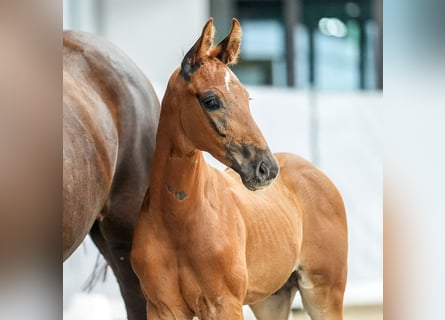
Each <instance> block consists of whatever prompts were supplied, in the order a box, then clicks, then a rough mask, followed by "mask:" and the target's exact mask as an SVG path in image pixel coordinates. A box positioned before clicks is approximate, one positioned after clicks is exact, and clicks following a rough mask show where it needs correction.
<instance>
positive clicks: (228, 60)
mask: <svg viewBox="0 0 445 320" xmlns="http://www.w3.org/2000/svg"><path fill="white" fill-rule="evenodd" d="M240 46H241V26H240V23H239V21H238V20H236V19H235V18H233V19H232V30H230V33H229V34H228V35H227V37H225V39H224V40H222V41H221V42H220V43H219V44H218V45H217V46H216V47H215V48H214V49H213V50H212V53H211V54H210V56H212V57H217V58H218V59H219V60H221V61H222V62H223V63H225V64H235V63H236V62H237V61H238V55H239V51H240Z"/></svg>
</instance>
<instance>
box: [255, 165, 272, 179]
mask: <svg viewBox="0 0 445 320" xmlns="http://www.w3.org/2000/svg"><path fill="white" fill-rule="evenodd" d="M256 174H257V177H258V178H260V179H262V180H264V179H267V177H268V176H269V166H268V165H267V164H266V163H265V162H264V161H261V162H260V163H259V164H258V166H257V168H256Z"/></svg>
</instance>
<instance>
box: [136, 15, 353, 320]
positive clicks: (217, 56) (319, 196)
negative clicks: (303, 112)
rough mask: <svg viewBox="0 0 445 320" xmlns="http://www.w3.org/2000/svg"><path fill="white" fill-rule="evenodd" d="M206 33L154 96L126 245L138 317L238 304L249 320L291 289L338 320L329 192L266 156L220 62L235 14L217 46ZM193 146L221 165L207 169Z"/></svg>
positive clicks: (343, 254)
mask: <svg viewBox="0 0 445 320" xmlns="http://www.w3.org/2000/svg"><path fill="white" fill-rule="evenodd" d="M213 35H214V31H213V20H212V19H210V20H209V21H208V22H207V24H206V25H205V27H204V29H203V32H202V35H201V37H200V38H199V39H198V41H197V42H196V43H195V45H194V46H193V47H192V48H191V49H190V51H189V52H188V53H187V54H186V56H185V58H184V60H183V61H182V65H181V67H180V68H178V69H177V70H176V71H175V72H174V73H173V75H172V77H171V78H170V81H169V83H168V87H167V90H166V92H165V96H164V99H163V101H162V109H161V117H160V122H159V127H158V132H157V140H156V150H155V156H154V161H153V172H152V175H151V180H150V190H149V192H148V193H147V195H146V198H145V200H144V204H143V207H142V213H141V215H140V217H139V220H138V224H137V226H136V230H135V237H134V240H133V249H132V253H131V262H132V265H133V268H134V270H135V272H136V274H137V275H138V277H139V279H140V282H141V286H142V289H143V292H144V294H145V295H146V298H147V301H148V309H147V310H148V317H147V318H148V319H150V320H156V319H191V318H192V317H193V316H196V317H198V318H199V319H201V320H206V319H220V320H222V319H243V314H242V305H243V304H248V305H250V306H251V308H252V310H253V312H254V313H255V315H256V316H257V318H258V319H278V320H279V319H282V320H284V319H287V317H288V315H289V311H290V306H291V302H292V299H293V298H294V295H295V293H296V291H297V290H299V291H300V293H301V296H302V299H303V303H304V307H305V309H306V310H307V312H308V313H309V315H310V316H311V318H312V319H342V305H343V293H344V289H345V283H346V270H347V261H346V260H347V227H346V217H345V210H344V206H343V202H342V199H341V197H340V194H339V193H338V191H337V189H336V188H335V186H334V185H333V184H332V182H331V181H330V180H329V179H328V178H327V177H326V176H325V175H324V174H323V173H321V172H320V171H319V170H318V169H317V168H315V167H314V166H313V165H311V164H310V163H309V162H307V161H305V160H304V159H302V158H300V157H298V156H295V155H292V154H283V153H282V154H275V155H272V153H271V152H270V150H269V148H268V146H267V144H266V141H265V139H264V137H263V135H262V133H261V131H260V130H259V129H258V127H257V125H256V124H255V122H254V120H253V119H252V116H251V114H250V111H249V96H248V93H247V91H246V89H245V88H244V87H243V86H242V85H241V83H240V82H239V80H238V79H237V78H236V76H235V75H234V74H233V73H232V72H231V71H230V69H229V68H228V65H230V64H233V63H234V62H235V61H236V59H237V57H238V53H239V48H240V42H241V28H240V25H239V23H238V21H237V20H235V19H234V20H233V26H232V30H231V32H230V33H229V35H228V36H227V37H226V38H225V39H224V40H223V41H222V42H221V43H219V44H218V45H217V46H213ZM284 116H285V115H284ZM202 151H207V152H209V153H211V154H212V155H213V156H214V157H215V158H217V159H218V160H219V161H221V162H222V163H224V164H226V165H227V166H229V167H230V168H231V169H228V170H227V171H226V172H220V171H218V170H216V169H214V168H212V167H210V166H208V165H207V164H206V162H205V160H204V158H203V154H202ZM278 173H279V175H278ZM273 180H274V181H273ZM272 181H273V182H272ZM255 190H256V191H255Z"/></svg>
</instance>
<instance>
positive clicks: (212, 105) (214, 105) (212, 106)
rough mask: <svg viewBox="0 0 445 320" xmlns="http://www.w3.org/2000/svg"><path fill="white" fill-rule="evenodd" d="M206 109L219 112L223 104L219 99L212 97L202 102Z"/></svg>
mask: <svg viewBox="0 0 445 320" xmlns="http://www.w3.org/2000/svg"><path fill="white" fill-rule="evenodd" d="M201 103H202V105H203V106H204V108H206V109H208V110H217V109H219V108H221V102H220V101H219V99H218V97H216V96H211V97H208V98H205V99H202V101H201Z"/></svg>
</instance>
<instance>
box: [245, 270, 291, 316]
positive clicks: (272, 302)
mask: <svg viewBox="0 0 445 320" xmlns="http://www.w3.org/2000/svg"><path fill="white" fill-rule="evenodd" d="M297 290H298V283H297V274H296V272H293V273H292V274H291V276H290V277H289V279H288V280H287V282H286V284H285V285H284V286H283V287H282V288H281V289H280V290H278V291H277V292H276V293H274V294H273V295H271V296H270V297H269V298H267V299H265V300H262V301H260V302H257V303H255V304H252V305H250V308H251V309H252V311H253V313H254V314H255V317H256V318H257V319H258V320H269V319H274V320H275V319H276V320H287V319H288V318H289V313H290V308H291V305H292V301H293V300H294V298H295V294H296V293H297Z"/></svg>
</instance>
